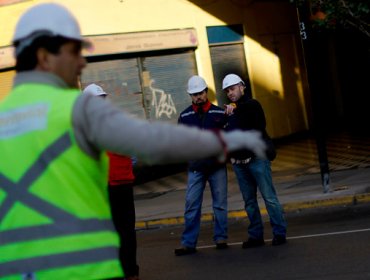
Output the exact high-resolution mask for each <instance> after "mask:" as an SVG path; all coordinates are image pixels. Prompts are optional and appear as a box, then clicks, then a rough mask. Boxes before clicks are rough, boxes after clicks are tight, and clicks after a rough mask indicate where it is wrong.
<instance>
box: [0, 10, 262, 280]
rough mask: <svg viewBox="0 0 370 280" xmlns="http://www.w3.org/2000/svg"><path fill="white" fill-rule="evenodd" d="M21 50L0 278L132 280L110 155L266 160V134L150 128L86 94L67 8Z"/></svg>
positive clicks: (22, 37)
mask: <svg viewBox="0 0 370 280" xmlns="http://www.w3.org/2000/svg"><path fill="white" fill-rule="evenodd" d="M13 46H14V47H15V59H16V66H15V68H16V72H17V73H16V75H15V78H14V82H13V88H12V90H11V92H10V93H9V94H8V95H7V96H6V98H5V99H4V100H2V101H1V102H0V154H1V160H0V193H1V194H2V195H1V197H2V198H1V199H0V209H1V211H0V236H1V238H0V252H1V253H0V255H1V258H0V278H9V279H18V278H21V279H25V278H27V279H38V280H43V279H54V280H58V279H63V280H65V279H109V278H116V279H118V278H123V277H124V272H123V271H122V268H121V266H120V263H119V257H118V249H119V236H118V234H117V232H116V230H115V228H114V225H113V222H112V218H111V212H110V207H109V202H108V193H107V187H106V183H107V179H108V158H107V156H106V151H107V150H108V151H112V152H114V153H117V154H123V155H130V156H135V157H137V158H138V159H140V160H141V162H145V163H149V164H164V163H166V164H169V163H179V162H187V161H189V160H191V159H200V158H206V157H217V158H220V159H221V158H225V156H226V155H227V153H229V152H232V151H235V150H238V149H241V148H248V147H249V148H250V149H253V150H254V151H255V152H256V153H258V154H260V155H261V156H263V155H264V153H265V152H264V151H265V148H266V147H265V144H264V143H263V142H262V141H261V138H260V135H259V134H258V133H257V132H242V131H236V132H230V133H226V132H224V133H219V134H217V133H213V132H210V131H201V130H199V129H197V128H190V127H185V126H181V127H180V126H177V125H173V124H166V123H161V122H152V123H150V122H148V121H146V120H140V119H136V118H133V117H131V116H130V115H129V114H128V113H125V112H122V111H121V110H119V109H118V108H115V107H114V106H112V104H110V102H108V101H107V100H101V99H99V98H96V97H94V96H91V95H90V94H80V93H81V92H80V90H79V88H78V87H79V76H80V74H81V72H82V69H83V68H84V67H85V66H86V60H85V58H84V57H83V56H82V53H81V49H82V48H83V47H88V46H89V44H88V42H86V41H85V40H84V39H83V37H82V36H81V33H80V28H79V25H78V22H77V20H76V19H75V17H74V16H73V15H72V14H71V12H70V11H69V10H67V9H66V8H65V7H63V6H61V5H59V4H56V3H42V4H38V5H34V6H33V7H31V8H30V9H28V10H27V11H26V12H25V13H23V14H22V15H21V17H20V19H19V20H18V22H17V25H16V28H15V33H14V36H13ZM189 143H197V145H188V144H189ZM185 147H186V148H185ZM25 217H27V218H25Z"/></svg>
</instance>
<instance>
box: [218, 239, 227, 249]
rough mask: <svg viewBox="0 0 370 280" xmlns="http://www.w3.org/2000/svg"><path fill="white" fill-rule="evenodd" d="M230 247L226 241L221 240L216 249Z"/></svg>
mask: <svg viewBox="0 0 370 280" xmlns="http://www.w3.org/2000/svg"><path fill="white" fill-rule="evenodd" d="M227 248H229V245H227V243H226V241H221V242H217V243H216V249H218V250H223V249H227Z"/></svg>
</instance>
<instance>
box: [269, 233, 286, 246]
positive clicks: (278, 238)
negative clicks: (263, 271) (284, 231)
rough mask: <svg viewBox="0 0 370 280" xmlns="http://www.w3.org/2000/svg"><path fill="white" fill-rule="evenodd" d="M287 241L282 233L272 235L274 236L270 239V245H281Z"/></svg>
mask: <svg viewBox="0 0 370 280" xmlns="http://www.w3.org/2000/svg"><path fill="white" fill-rule="evenodd" d="M286 242H287V241H286V237H285V236H284V235H276V236H274V238H273V239H272V246H279V245H283V244H285V243H286Z"/></svg>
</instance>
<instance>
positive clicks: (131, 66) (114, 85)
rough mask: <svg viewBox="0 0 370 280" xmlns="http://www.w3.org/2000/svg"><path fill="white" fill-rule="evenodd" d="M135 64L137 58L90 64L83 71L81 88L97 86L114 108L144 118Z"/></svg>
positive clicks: (137, 69)
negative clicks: (93, 84) (116, 107)
mask: <svg viewBox="0 0 370 280" xmlns="http://www.w3.org/2000/svg"><path fill="white" fill-rule="evenodd" d="M137 62H138V60H137V58H130V59H119V60H111V61H101V62H90V63H89V64H88V65H87V67H86V68H85V69H84V71H83V75H82V77H81V88H82V89H83V88H85V87H86V86H87V85H88V84H90V83H95V84H98V85H100V86H101V87H103V89H104V91H106V92H107V93H108V94H109V98H110V99H111V100H112V101H113V103H114V104H115V105H116V106H118V107H120V108H121V109H123V110H125V111H126V112H129V113H131V114H133V115H135V116H136V117H139V118H145V112H144V109H143V100H142V93H143V91H142V87H141V83H140V77H139V66H138V63H137Z"/></svg>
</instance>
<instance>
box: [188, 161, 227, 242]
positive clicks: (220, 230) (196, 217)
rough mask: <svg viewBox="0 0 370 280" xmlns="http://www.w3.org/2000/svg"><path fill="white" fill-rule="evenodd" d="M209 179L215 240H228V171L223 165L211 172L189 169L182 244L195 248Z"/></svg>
mask: <svg viewBox="0 0 370 280" xmlns="http://www.w3.org/2000/svg"><path fill="white" fill-rule="evenodd" d="M207 181H208V182H209V186H210V188H211V193H212V207H213V213H214V218H215V224H214V236H213V241H214V242H217V241H219V240H227V171H226V167H222V168H220V169H217V170H216V171H213V172H211V173H206V172H199V171H189V172H188V187H187V190H186V197H185V215H184V216H185V230H184V232H183V234H182V238H181V244H182V245H183V246H186V247H193V248H195V247H196V245H197V240H198V235H199V230H200V218H201V210H202V202H203V192H204V188H205V186H206V183H207Z"/></svg>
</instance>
